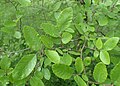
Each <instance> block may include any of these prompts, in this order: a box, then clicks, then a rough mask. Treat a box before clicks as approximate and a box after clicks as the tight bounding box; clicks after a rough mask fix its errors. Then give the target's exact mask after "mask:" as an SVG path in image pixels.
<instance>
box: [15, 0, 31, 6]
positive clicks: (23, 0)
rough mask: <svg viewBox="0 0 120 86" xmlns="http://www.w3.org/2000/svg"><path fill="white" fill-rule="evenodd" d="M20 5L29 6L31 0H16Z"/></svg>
mask: <svg viewBox="0 0 120 86" xmlns="http://www.w3.org/2000/svg"><path fill="white" fill-rule="evenodd" d="M17 1H18V2H19V3H20V4H21V5H22V6H29V5H30V4H31V0H17Z"/></svg>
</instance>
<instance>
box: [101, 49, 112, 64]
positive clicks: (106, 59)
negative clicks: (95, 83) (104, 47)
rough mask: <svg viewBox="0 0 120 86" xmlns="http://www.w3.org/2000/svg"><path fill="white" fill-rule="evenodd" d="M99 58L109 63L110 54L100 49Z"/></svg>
mask: <svg viewBox="0 0 120 86" xmlns="http://www.w3.org/2000/svg"><path fill="white" fill-rule="evenodd" d="M100 60H101V61H102V62H103V63H104V64H106V65H109V64H110V56H109V53H108V52H107V51H100Z"/></svg>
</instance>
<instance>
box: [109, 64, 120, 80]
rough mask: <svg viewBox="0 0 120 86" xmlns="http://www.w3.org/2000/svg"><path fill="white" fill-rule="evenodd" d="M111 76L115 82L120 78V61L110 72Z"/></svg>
mask: <svg viewBox="0 0 120 86" xmlns="http://www.w3.org/2000/svg"><path fill="white" fill-rule="evenodd" d="M110 78H111V80H112V81H113V82H115V81H117V80H118V79H119V78H120V62H119V63H118V64H117V65H115V67H114V68H113V69H112V70H111V72H110Z"/></svg>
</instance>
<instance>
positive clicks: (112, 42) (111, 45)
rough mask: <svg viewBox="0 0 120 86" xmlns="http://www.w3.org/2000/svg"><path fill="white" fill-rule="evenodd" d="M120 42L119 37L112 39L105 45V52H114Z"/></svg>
mask: <svg viewBox="0 0 120 86" xmlns="http://www.w3.org/2000/svg"><path fill="white" fill-rule="evenodd" d="M118 42H119V38H118V37H112V38H109V39H108V40H107V41H106V42H105V43H104V47H103V48H104V50H108V51H109V50H112V49H113V48H114V47H115V46H116V45H117V43H118Z"/></svg>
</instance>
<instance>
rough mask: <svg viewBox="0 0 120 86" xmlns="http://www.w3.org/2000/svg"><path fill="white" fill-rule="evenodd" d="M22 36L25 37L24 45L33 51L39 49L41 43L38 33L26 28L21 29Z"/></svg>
mask: <svg viewBox="0 0 120 86" xmlns="http://www.w3.org/2000/svg"><path fill="white" fill-rule="evenodd" d="M23 34H24V37H25V41H26V43H27V44H28V45H29V46H30V48H32V49H33V50H39V49H41V41H40V38H39V37H38V33H37V32H36V31H35V29H34V28H32V27H29V26H26V27H24V29H23Z"/></svg>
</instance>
